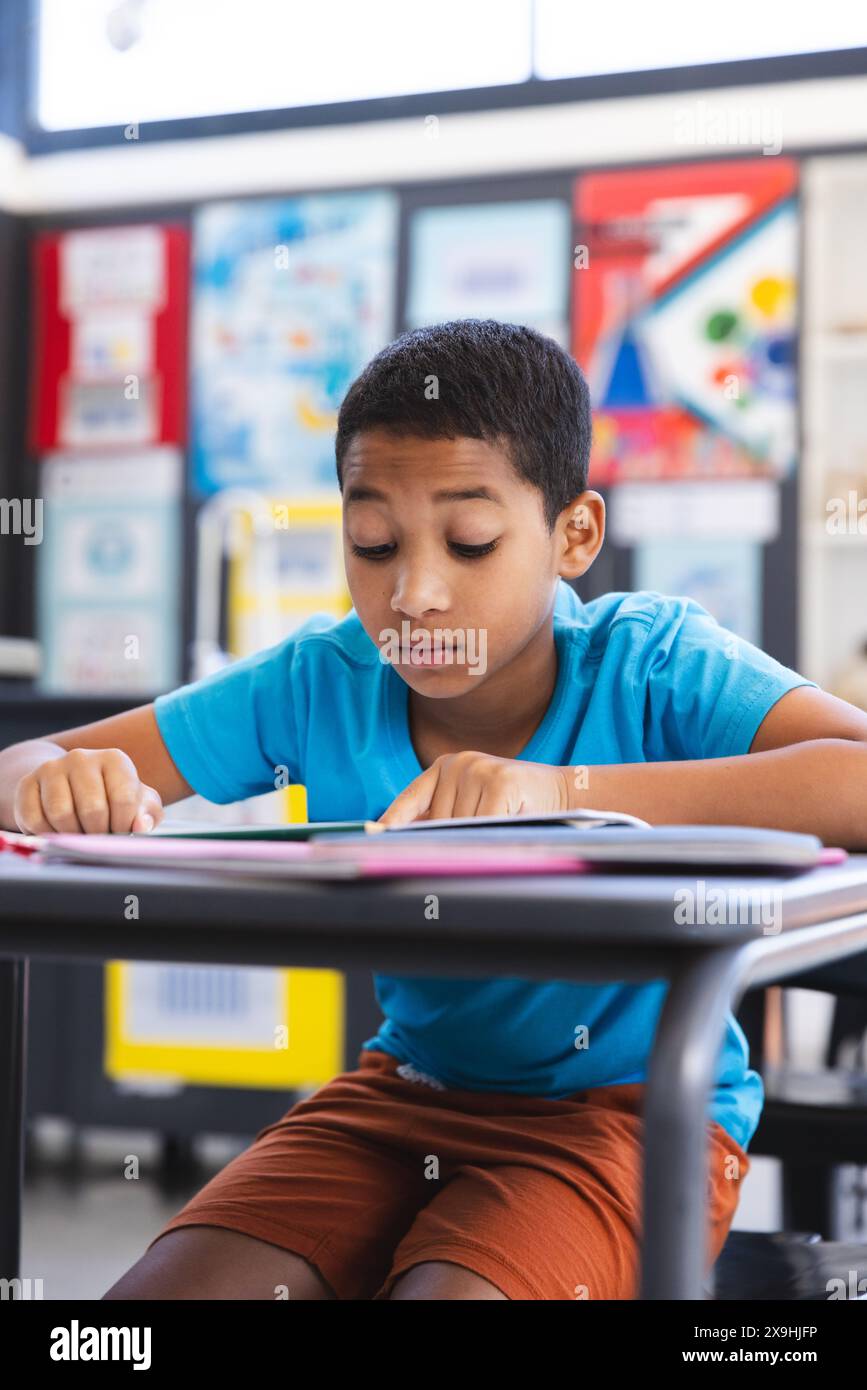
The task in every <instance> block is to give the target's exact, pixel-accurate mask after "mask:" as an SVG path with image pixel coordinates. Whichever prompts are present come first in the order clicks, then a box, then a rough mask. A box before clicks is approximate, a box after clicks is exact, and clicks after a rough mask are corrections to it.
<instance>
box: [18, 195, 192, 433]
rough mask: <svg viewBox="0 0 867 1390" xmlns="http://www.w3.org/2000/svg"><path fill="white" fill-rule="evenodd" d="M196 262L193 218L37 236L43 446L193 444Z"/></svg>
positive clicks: (36, 362)
mask: <svg viewBox="0 0 867 1390" xmlns="http://www.w3.org/2000/svg"><path fill="white" fill-rule="evenodd" d="M188 261H189V234H188V232H187V230H186V228H185V227H171V226H162V225H160V224H157V223H153V224H144V225H142V226H130V227H87V228H83V229H81V230H80V231H69V232H51V233H44V234H41V235H40V236H38V237H37V239H36V242H35V244H34V248H33V263H34V280H35V285H34V312H33V320H34V334H33V337H34V352H33V372H32V379H33V387H32V393H31V420H30V436H31V442H32V445H33V450H34V452H35V453H37V454H45V453H48V452H49V451H52V450H55V449H69V450H73V449H76V450H77V449H81V450H96V449H103V448H104V449H107V450H108V449H110V450H115V449H121V448H124V447H126V446H127V445H130V446H134V447H137V446H143V445H146V446H154V445H159V444H183V443H184V441H185V439H186V410H187V404H186V351H187V347H186V338H187V285H188V277H189V268H188Z"/></svg>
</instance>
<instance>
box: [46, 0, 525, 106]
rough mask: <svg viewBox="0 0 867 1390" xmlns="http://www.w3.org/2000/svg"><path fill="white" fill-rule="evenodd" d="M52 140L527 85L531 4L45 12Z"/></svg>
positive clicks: (68, 5) (139, 1) (198, 4)
mask: <svg viewBox="0 0 867 1390" xmlns="http://www.w3.org/2000/svg"><path fill="white" fill-rule="evenodd" d="M39 19H40V23H39V40H38V44H39V51H38V62H37V69H38V82H37V88H38V90H37V103H36V117H37V120H38V122H39V124H40V125H41V126H42V128H43V129H45V130H71V129H76V128H82V127H88V126H107V125H128V124H130V123H132V122H144V121H162V120H174V119H178V118H182V117H189V116H209V115H218V114H224V113H228V112H241V111H257V110H266V109H278V108H282V107H294V106H308V105H318V104H326V103H330V102H344V101H362V100H364V99H366V98H370V97H388V96H402V95H407V94H409V93H418V92H435V91H453V90H458V89H462V88H469V87H486V86H493V85H500V84H507V83H512V82H515V83H517V82H523V81H525V80H526V79H527V78H528V77H529V76H530V51H531V3H530V0H436V3H435V4H431V5H425V4H418V3H412V0H120V3H118V0H41V4H40V10H39Z"/></svg>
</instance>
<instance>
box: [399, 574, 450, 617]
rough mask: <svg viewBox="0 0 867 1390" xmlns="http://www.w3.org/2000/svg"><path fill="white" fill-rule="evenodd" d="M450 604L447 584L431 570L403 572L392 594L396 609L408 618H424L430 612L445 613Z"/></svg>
mask: <svg viewBox="0 0 867 1390" xmlns="http://www.w3.org/2000/svg"><path fill="white" fill-rule="evenodd" d="M448 605H449V596H448V590H447V587H446V585H445V584H444V583H443V581H442V580H441V579H438V578H437V576H436V574H433V573H431V572H430V571H428V572H421V571H418V572H416V571H413V572H411V573H406V574H402V575H401V576H400V577H399V579H398V581H397V584H396V585H395V588H394V593H393V594H392V596H391V606H392V608H393V609H394V611H395V612H397V613H404V614H406V616H407V617H408V618H423V617H424V615H425V614H426V613H430V612H436V613H444V612H446V611H447V609H448Z"/></svg>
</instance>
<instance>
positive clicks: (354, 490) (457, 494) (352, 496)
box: [344, 486, 503, 507]
mask: <svg viewBox="0 0 867 1390" xmlns="http://www.w3.org/2000/svg"><path fill="white" fill-rule="evenodd" d="M433 496H434V501H435V502H473V501H481V502H494V503H495V504H496V505H497V506H498V507H502V505H503V499H502V497H500V496H499V495H498V493H496V492H493V491H492V490H491V489H490V488H487V487H468V488H447V489H445V490H443V491H440V492H435V493H434V495H433ZM387 501H388V498H387V497H386V495H385V493H384V492H380V491H379V489H378V488H375V487H361V486H353V487H350V488H348V489H347V492H346V496H345V498H344V505H345V506H347V507H348V506H349V504H350V502H387Z"/></svg>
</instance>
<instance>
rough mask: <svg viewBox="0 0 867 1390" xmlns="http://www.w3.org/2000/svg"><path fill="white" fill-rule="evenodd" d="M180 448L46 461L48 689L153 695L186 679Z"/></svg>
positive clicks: (43, 586) (42, 563)
mask: <svg viewBox="0 0 867 1390" xmlns="http://www.w3.org/2000/svg"><path fill="white" fill-rule="evenodd" d="M182 476H183V466H182V456H181V454H180V453H179V452H178V451H177V450H174V449H153V450H146V451H142V452H141V453H138V454H124V455H120V456H111V457H105V456H93V457H82V456H80V455H70V454H55V455H50V456H48V457H47V458H45V459H44V460H43V461H42V465H41V490H42V497H43V500H44V535H43V541H42V545H41V546H40V549H39V556H38V565H37V591H38V602H37V608H38V635H39V641H40V644H41V647H42V660H43V665H42V675H41V680H40V683H41V686H42V688H43V689H44V690H50V691H57V692H62V693H64V694H72V693H81V694H85V693H87V694H90V693H109V692H116V693H121V694H128V693H136V694H142V695H153V694H157V693H159V692H160V691H163V690H168V689H171V688H172V687H173V686H175V685H177V684H178V683H179V680H180V671H179V659H178V658H179V626H178V624H179V612H180V602H181V600H180V549H181V525H180V521H181V518H180V497H181V483H182Z"/></svg>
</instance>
